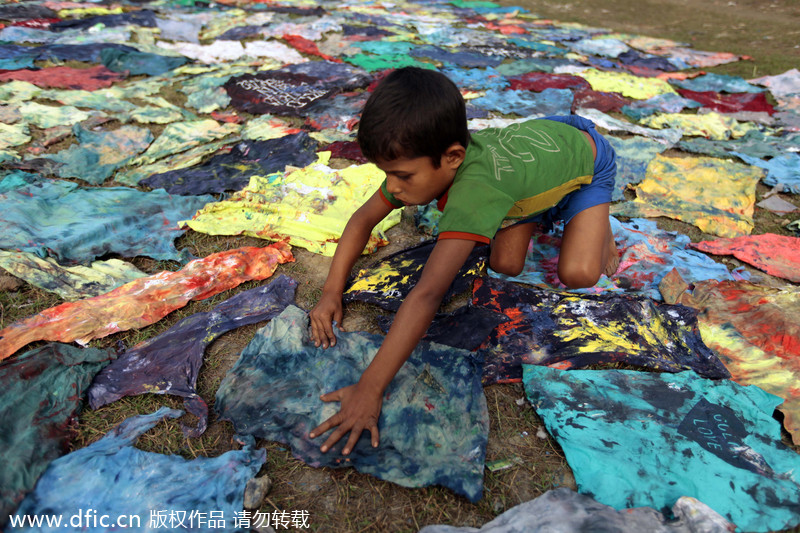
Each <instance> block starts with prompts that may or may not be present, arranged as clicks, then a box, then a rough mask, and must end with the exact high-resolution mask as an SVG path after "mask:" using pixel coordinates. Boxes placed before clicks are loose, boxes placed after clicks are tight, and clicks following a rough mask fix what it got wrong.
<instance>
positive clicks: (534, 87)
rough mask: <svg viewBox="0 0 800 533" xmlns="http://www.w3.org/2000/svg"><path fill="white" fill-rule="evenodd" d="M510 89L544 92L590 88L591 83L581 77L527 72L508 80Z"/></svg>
mask: <svg viewBox="0 0 800 533" xmlns="http://www.w3.org/2000/svg"><path fill="white" fill-rule="evenodd" d="M508 82H509V84H510V86H509V87H510V88H511V89H514V90H515V91H534V92H537V93H538V92H542V91H544V90H545V89H582V88H589V87H590V85H589V82H588V81H586V80H585V79H583V78H581V77H580V76H572V75H570V74H550V73H547V72H526V73H525V74H521V75H519V76H510V77H509V78H508Z"/></svg>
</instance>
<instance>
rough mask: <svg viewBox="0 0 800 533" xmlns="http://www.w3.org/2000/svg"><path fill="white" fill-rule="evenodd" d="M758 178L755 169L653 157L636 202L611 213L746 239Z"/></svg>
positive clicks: (728, 163) (710, 161)
mask: <svg viewBox="0 0 800 533" xmlns="http://www.w3.org/2000/svg"><path fill="white" fill-rule="evenodd" d="M761 174H762V171H761V169H758V168H753V167H751V166H747V165H743V164H741V163H735V162H732V161H724V160H722V159H714V158H710V157H692V158H686V157H666V156H662V155H658V156H656V157H655V159H653V160H652V161H651V162H650V164H649V165H648V166H647V177H646V178H645V179H644V181H642V183H640V184H639V186H638V187H637V188H636V199H635V200H633V201H630V202H625V203H621V204H615V205H612V206H611V213H612V214H614V215H622V216H630V217H636V216H645V217H658V216H666V217H670V218H676V219H678V220H682V221H684V222H688V223H690V224H694V225H695V226H697V227H698V228H700V229H701V230H702V231H704V232H706V233H711V234H714V235H718V236H720V237H737V236H739V235H748V234H750V232H751V231H753V211H754V206H755V192H756V184H757V183H758V180H759V179H760V178H761ZM712 183H713V184H714V186H713V187H709V184H712Z"/></svg>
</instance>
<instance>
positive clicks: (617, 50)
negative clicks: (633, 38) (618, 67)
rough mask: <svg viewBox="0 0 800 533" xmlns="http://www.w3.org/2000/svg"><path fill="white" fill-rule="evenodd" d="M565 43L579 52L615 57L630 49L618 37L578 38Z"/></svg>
mask: <svg viewBox="0 0 800 533" xmlns="http://www.w3.org/2000/svg"><path fill="white" fill-rule="evenodd" d="M567 45H568V46H569V47H570V48H571V49H572V50H574V51H576V52H578V53H579V54H584V55H597V56H605V57H617V56H619V55H620V54H622V53H624V52H627V51H628V50H630V47H629V46H628V45H627V44H625V43H623V42H622V41H620V40H619V39H613V38H603V39H580V40H578V41H574V42H571V43H567Z"/></svg>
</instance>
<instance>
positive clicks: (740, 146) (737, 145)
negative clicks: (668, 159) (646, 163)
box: [676, 130, 800, 191]
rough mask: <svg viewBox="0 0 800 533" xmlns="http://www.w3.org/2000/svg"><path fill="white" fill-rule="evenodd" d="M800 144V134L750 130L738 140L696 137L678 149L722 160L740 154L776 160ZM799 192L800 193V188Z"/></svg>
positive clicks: (680, 143) (685, 141)
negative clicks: (714, 139) (777, 133)
mask: <svg viewBox="0 0 800 533" xmlns="http://www.w3.org/2000/svg"><path fill="white" fill-rule="evenodd" d="M798 142H800V133H794V134H788V135H783V136H781V137H776V136H774V135H770V134H769V133H764V132H761V131H756V130H750V131H748V132H747V133H745V134H744V135H743V136H742V137H739V138H738V139H728V140H724V141H713V140H709V139H704V138H699V137H695V138H690V139H686V140H682V141H681V142H679V143H678V144H677V145H676V147H677V148H680V149H681V150H683V151H685V152H694V153H698V154H705V155H711V156H714V157H721V158H726V157H730V156H731V155H737V156H738V155H739V154H745V155H748V156H750V157H757V158H775V157H780V156H783V155H786V152H787V151H789V150H791V148H792V146H794V145H796V143H798ZM746 162H747V161H746ZM750 164H753V163H750ZM756 166H758V165H756ZM798 191H800V186H799V187H798Z"/></svg>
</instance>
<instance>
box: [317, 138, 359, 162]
mask: <svg viewBox="0 0 800 533" xmlns="http://www.w3.org/2000/svg"><path fill="white" fill-rule="evenodd" d="M325 150H327V151H329V152H330V153H331V157H334V158H336V157H341V158H344V159H350V160H351V161H355V162H357V163H360V164H362V165H363V164H364V163H368V161H367V158H366V157H364V154H362V153H361V147H360V146H359V145H358V143H357V142H355V141H336V142H333V143H331V144H329V145H328V146H326V147H325Z"/></svg>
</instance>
